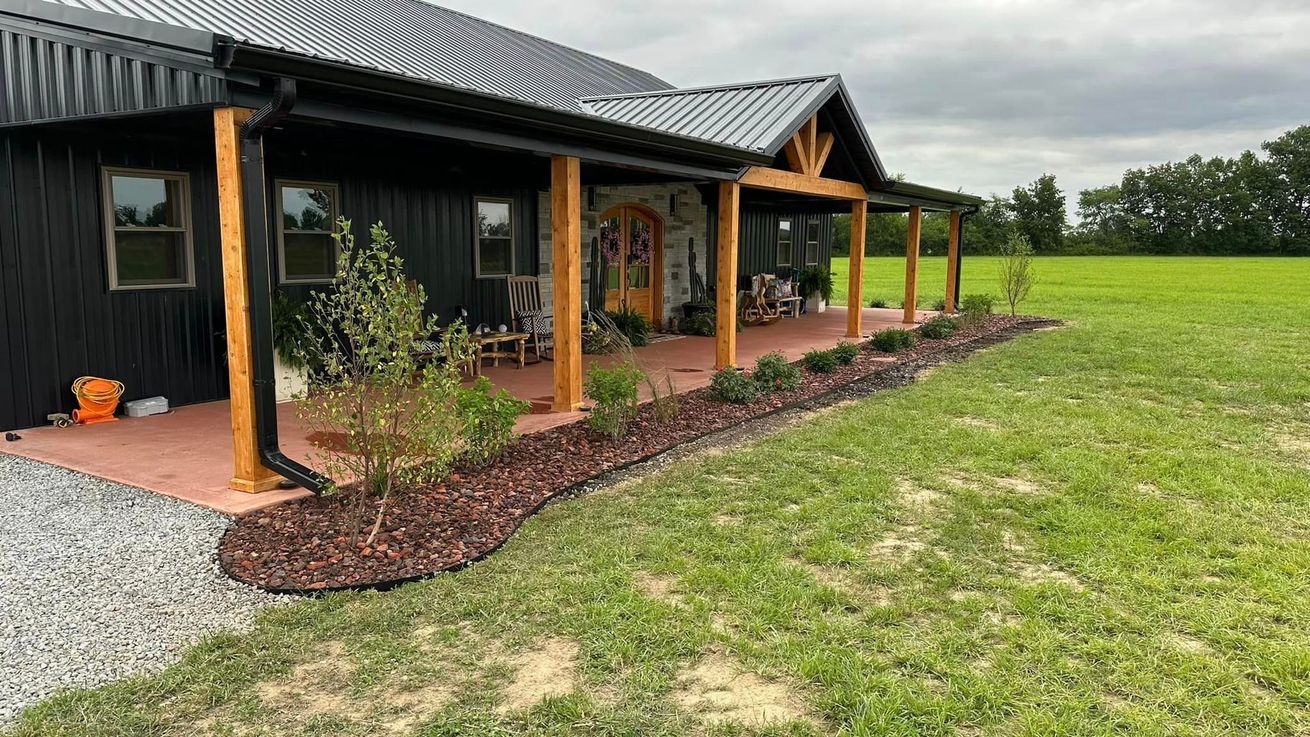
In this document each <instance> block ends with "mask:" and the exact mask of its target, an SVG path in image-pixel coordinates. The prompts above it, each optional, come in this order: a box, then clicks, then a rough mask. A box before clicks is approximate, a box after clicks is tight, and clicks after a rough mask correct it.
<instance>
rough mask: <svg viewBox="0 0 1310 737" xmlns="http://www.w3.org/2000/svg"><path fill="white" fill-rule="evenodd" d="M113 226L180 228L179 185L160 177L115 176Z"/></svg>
mask: <svg viewBox="0 0 1310 737" xmlns="http://www.w3.org/2000/svg"><path fill="white" fill-rule="evenodd" d="M110 187H111V188H112V189H113V197H114V226H115V227H120V228H131V227H148V228H161V227H166V228H181V227H183V226H182V183H181V182H180V181H178V180H176V179H164V178H163V177H147V176H131V175H126V174H115V175H114V176H113V177H111V183H110Z"/></svg>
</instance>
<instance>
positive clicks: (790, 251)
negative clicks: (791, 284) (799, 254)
mask: <svg viewBox="0 0 1310 737" xmlns="http://www.w3.org/2000/svg"><path fill="white" fill-rule="evenodd" d="M783 223H786V224H787V260H786V261H778V264H777V265H778V266H779V267H781V266H786V267H789V268H790V267H791V266H792V263H791V262H792V261H793V260H794V258H795V256H796V221H795V219H793V218H778V231H777V236H776V242H775V243H774V247H773V251H774V258H775V259H776V258H777V257H778V256H779V255H781V254H782V224H783Z"/></svg>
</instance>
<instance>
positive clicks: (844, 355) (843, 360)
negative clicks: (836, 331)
mask: <svg viewBox="0 0 1310 737" xmlns="http://www.w3.org/2000/svg"><path fill="white" fill-rule="evenodd" d="M832 355H834V356H836V357H837V363H840V364H841V365H843V366H849V365H850V364H852V363H855V357H856V356H858V355H860V347H859V346H858V345H855V344H854V343H850V342H847V341H845V340H843V341H842V342H840V343H838V344H837V347H836V348H833V349H832Z"/></svg>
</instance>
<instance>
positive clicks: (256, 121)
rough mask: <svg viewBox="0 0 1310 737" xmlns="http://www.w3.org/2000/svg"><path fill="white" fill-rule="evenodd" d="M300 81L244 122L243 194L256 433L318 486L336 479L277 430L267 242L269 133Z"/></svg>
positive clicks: (273, 464)
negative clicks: (308, 462)
mask: <svg viewBox="0 0 1310 737" xmlns="http://www.w3.org/2000/svg"><path fill="white" fill-rule="evenodd" d="M295 104H296V83H295V80H291V79H279V80H277V86H276V88H275V90H274V93H273V99H272V100H270V101H269V103H268V104H267V105H265V106H264V107H262V108H260V109H259V110H257V111H255V113H254V114H253V115H251V116H250V119H249V120H247V121H246V122H245V124H244V125H242V126H241V199H242V205H243V209H244V210H245V231H246V253H247V258H248V259H249V263H248V265H247V268H248V269H249V278H250V283H249V284H248V285H247V287H248V289H249V290H250V358H251V362H252V364H253V365H252V366H251V370H252V374H253V379H254V392H255V437H256V439H257V442H258V444H259V458H260V460H261V461H262V462H263V464H264V467H265V468H268V469H269V470H270V471H276V472H277V473H279V474H281V475H282V476H284V477H286V478H287V479H289V480H291V481H294V482H295V483H297V484H299V485H301V486H303V487H304V488H306V489H308V490H310V491H312V492H314V493H315V494H319V493H322V491H323V490H324V489H326V488H327V487H328V486H330V485H331V484H332V480H331V479H329V478H327V477H326V476H323V475H322V474H320V473H318V472H317V471H315V470H313V469H311V468H308V467H306V466H304V465H302V464H300V463H298V462H296V461H293V460H292V459H290V458H288V457H287V456H286V455H285V454H284V453H283V452H282V448H281V444H280V443H279V440H278V432H277V391H276V385H275V382H274V378H273V294H272V291H273V290H272V286H271V284H272V282H271V276H270V274H271V269H270V268H269V251H270V249H269V244H268V193H267V188H266V184H265V179H264V133H265V131H267V130H268V129H270V128H272V127H273V126H274V125H276V124H277V123H278V122H279V121H281V120H282V119H283V118H285V117H286V116H287V114H288V113H290V112H291V108H292V107H294V106H295Z"/></svg>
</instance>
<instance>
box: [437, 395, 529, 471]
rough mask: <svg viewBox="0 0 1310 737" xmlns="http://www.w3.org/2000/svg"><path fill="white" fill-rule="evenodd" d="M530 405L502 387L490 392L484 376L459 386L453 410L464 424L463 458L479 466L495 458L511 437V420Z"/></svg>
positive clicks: (512, 434)
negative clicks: (469, 384)
mask: <svg viewBox="0 0 1310 737" xmlns="http://www.w3.org/2000/svg"><path fill="white" fill-rule="evenodd" d="M531 408H532V407H531V405H529V404H528V403H527V402H525V401H523V400H522V399H519V398H518V397H516V396H514V395H513V394H510V393H509V392H507V391H505V390H504V389H501V390H500V391H498V392H495V393H494V394H493V393H492V391H491V380H490V379H488V378H487V377H485V376H479V377H478V379H477V381H475V382H473V386H469V387H460V389H459V393H458V395H457V396H456V397H455V411H456V412H458V413H459V416H460V419H461V420H462V422H463V427H464V452H463V454H462V458H463V459H464V461H465V462H467V463H469V464H471V465H474V466H480V465H482V464H485V463H487V462H488V461H491V460H493V459H495V458H497V457H498V456H499V455H500V454H501V452H502V451H504V450H505V448H506V447H507V446H508V445H509V444H510V443H511V442H513V440H514V422H515V421H516V420H518V418H519V415H521V414H523V413H525V412H527V411H528V410H529V409H531Z"/></svg>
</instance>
